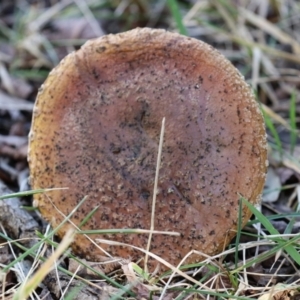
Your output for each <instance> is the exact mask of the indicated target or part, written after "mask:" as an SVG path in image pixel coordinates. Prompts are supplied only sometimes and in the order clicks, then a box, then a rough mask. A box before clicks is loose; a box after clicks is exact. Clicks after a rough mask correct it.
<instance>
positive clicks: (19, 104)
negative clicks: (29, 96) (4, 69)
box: [0, 90, 33, 111]
mask: <svg viewBox="0 0 300 300" xmlns="http://www.w3.org/2000/svg"><path fill="white" fill-rule="evenodd" d="M0 107H1V109H5V110H25V111H32V109H33V103H31V102H29V101H26V100H23V99H21V98H17V97H12V96H9V95H7V94H5V93H3V92H1V90H0Z"/></svg>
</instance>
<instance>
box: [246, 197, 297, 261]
mask: <svg viewBox="0 0 300 300" xmlns="http://www.w3.org/2000/svg"><path fill="white" fill-rule="evenodd" d="M242 201H243V203H244V204H245V205H247V206H248V208H249V209H250V210H251V212H252V213H253V214H254V215H255V217H256V218H257V219H258V220H259V222H260V223H261V224H262V225H263V226H264V227H265V228H266V230H268V231H269V233H270V234H272V235H280V233H279V232H278V231H277V229H275V228H274V226H273V225H272V223H271V222H270V221H269V220H268V219H267V218H266V217H265V216H264V215H263V214H262V213H261V212H260V211H258V210H257V209H256V208H255V207H254V206H253V205H252V204H251V203H249V202H248V201H247V200H246V199H245V198H242ZM277 242H278V244H279V246H282V248H283V250H284V251H286V252H287V253H288V254H289V255H290V256H291V257H292V258H293V260H294V261H295V262H297V264H298V265H300V254H299V253H298V251H297V250H296V249H295V247H294V246H292V245H286V244H285V242H286V241H285V240H284V239H278V240H277Z"/></svg>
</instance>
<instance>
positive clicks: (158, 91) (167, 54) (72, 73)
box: [29, 28, 267, 270]
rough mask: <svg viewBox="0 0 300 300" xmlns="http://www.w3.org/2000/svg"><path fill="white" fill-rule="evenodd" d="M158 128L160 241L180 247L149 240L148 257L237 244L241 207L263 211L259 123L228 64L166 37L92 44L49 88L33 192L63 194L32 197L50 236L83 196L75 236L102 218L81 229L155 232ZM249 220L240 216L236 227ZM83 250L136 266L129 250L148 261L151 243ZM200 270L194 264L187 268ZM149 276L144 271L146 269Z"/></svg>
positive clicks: (38, 106) (34, 143)
mask: <svg viewBox="0 0 300 300" xmlns="http://www.w3.org/2000/svg"><path fill="white" fill-rule="evenodd" d="M163 117H165V118H166V125H165V135H164V142H163V149H162V159H161V166H160V171H159V181H158V194H157V199H156V211H155V229H156V230H161V231H176V232H179V233H180V235H181V236H180V237H177V236H170V235H161V234H155V235H153V237H152V243H151V249H150V250H151V252H153V253H155V254H156V255H158V256H160V257H162V258H163V259H165V260H167V261H168V262H170V263H172V264H173V265H176V264H178V263H179V262H180V260H181V259H182V258H183V257H184V256H185V255H186V254H187V253H189V251H191V250H198V251H200V252H203V253H205V254H207V255H214V254H216V253H218V252H220V251H221V250H222V249H223V248H224V247H225V246H226V245H227V244H228V243H229V242H230V240H231V239H232V238H233V237H234V236H235V234H236V232H235V231H236V228H237V223H238V215H239V198H240V195H242V196H243V197H245V198H246V199H248V201H250V202H251V203H253V204H256V203H258V202H259V201H260V195H261V192H262V189H263V186H264V182H265V173H266V168H267V147H266V134H265V128H264V122H263V117H262V114H261V113H260V110H259V107H258V105H257V103H256V101H255V99H254V97H253V95H252V93H251V91H250V89H249V87H248V86H247V84H246V83H245V81H244V79H243V77H242V76H241V75H240V73H239V72H238V71H237V69H236V68H235V67H233V65H232V64H231V63H230V62H229V61H228V60H227V59H226V58H224V57H223V56H222V55H221V54H220V53H219V52H218V51H216V50H215V49H213V48H212V47H211V46H209V45H207V44H205V43H203V42H201V41H199V40H196V39H193V38H188V37H185V36H181V35H179V34H176V33H171V32H167V31H164V30H154V29H148V28H144V29H135V30H131V31H128V32H125V33H121V34H116V35H107V36H103V37H101V38H97V39H94V40H90V41H88V42H87V43H86V44H85V45H83V46H82V47H81V49H80V50H78V51H76V52H73V53H71V54H69V55H68V56H67V57H66V58H65V59H64V60H63V61H62V62H61V63H60V64H59V65H58V66H57V67H56V68H55V69H54V70H53V71H52V72H51V73H50V75H49V76H48V78H47V80H46V81H45V83H44V84H43V86H42V87H41V89H40V91H39V94H38V97H37V100H36V103H35V108H34V112H33V122H32V128H31V132H30V143H29V165H30V172H31V184H32V188H33V189H40V188H59V187H68V189H64V190H55V191H51V192H47V193H46V194H37V195H34V199H35V203H36V204H37V206H38V207H39V210H40V212H41V214H42V215H43V216H44V218H45V219H46V220H48V221H49V222H50V223H51V224H52V226H54V227H56V226H57V225H58V224H60V223H61V222H62V221H63V219H64V217H63V215H68V214H69V213H70V212H71V211H72V210H73V209H74V207H75V206H76V205H77V204H78V203H79V201H80V200H82V198H83V197H84V196H86V195H88V199H87V201H85V203H84V204H83V205H82V206H81V207H80V208H79V209H78V210H77V211H76V213H75V214H74V215H73V217H72V218H71V220H72V221H73V222H74V223H75V224H76V225H78V224H79V223H80V222H81V221H82V220H83V219H84V218H85V217H86V215H87V214H88V213H89V212H91V211H92V210H93V209H94V208H95V207H96V206H99V208H98V210H97V211H96V212H95V214H94V215H93V216H92V217H91V219H90V220H89V221H88V222H87V223H86V224H85V225H84V226H83V227H82V229H91V230H96V229H110V228H142V229H150V220H151V203H152V196H153V185H154V178H155V168H156V159H157V152H158V144H159V136H160V130H161V122H162V119H163ZM54 206H55V207H56V208H54ZM57 209H58V210H57ZM58 211H60V212H62V214H61V213H60V212H58ZM250 216H251V212H250V211H249V210H248V209H247V208H246V207H243V209H242V225H245V223H246V222H247V221H248V219H249V218H250ZM69 226H70V224H68V225H65V226H63V227H62V228H61V229H60V230H59V232H58V234H59V235H60V236H63V235H64V233H65V232H66V230H67V228H68V227H69ZM90 238H91V239H93V240H96V239H99V238H101V239H108V240H113V241H118V242H122V243H126V244H128V245H129V246H116V245H108V244H105V243H96V245H95V244H94V243H92V242H91V241H90V240H88V239H87V238H86V237H85V236H83V235H77V236H76V239H75V242H74V244H73V250H74V251H75V252H76V253H77V254H79V255H84V256H85V257H86V258H87V259H89V260H93V261H99V260H102V259H103V256H105V254H104V253H103V250H105V251H107V252H109V253H110V254H111V255H112V256H114V257H123V258H130V259H132V260H133V261H134V260H138V259H140V258H141V257H143V254H142V253H141V252H140V251H138V250H136V249H133V248H131V247H130V245H134V246H137V247H140V248H144V249H145V248H146V245H147V240H148V234H113V235H110V234H107V235H90ZM97 245H99V246H100V247H101V248H102V249H103V250H101V248H100V247H98V246H97ZM201 259H203V257H202V256H201V255H198V254H193V255H190V256H189V257H188V258H187V260H186V263H193V262H197V261H200V260H201ZM156 264H157V262H156V261H154V260H152V259H150V261H149V269H150V270H153V269H154V267H155V266H156ZM162 269H165V268H164V267H163V268H162Z"/></svg>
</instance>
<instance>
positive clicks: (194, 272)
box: [0, 0, 300, 300]
mask: <svg viewBox="0 0 300 300" xmlns="http://www.w3.org/2000/svg"><path fill="white" fill-rule="evenodd" d="M67 2H68V1H66V2H64V3H63V2H57V3H56V4H55V3H54V2H53V3H54V4H53V5H52V6H49V7H44V6H43V4H41V3H40V4H37V5H36V6H30V5H29V4H28V2H25V1H24V3H23V5H21V9H18V8H17V7H13V12H10V13H7V14H8V17H9V18H8V21H7V19H5V18H4V17H5V16H3V20H2V19H1V18H0V64H1V65H3V66H4V67H5V68H6V69H7V73H8V74H9V75H10V77H8V78H4V77H3V76H4V75H3V74H2V75H1V74H0V81H1V84H2V85H3V83H4V85H5V83H6V82H8V83H10V84H11V83H12V82H13V79H14V78H15V77H17V78H19V79H22V80H25V81H26V82H28V83H30V85H31V86H33V88H34V92H32V93H31V94H30V96H29V98H30V100H33V98H34V97H35V94H36V89H37V87H38V86H39V85H40V84H41V83H42V81H43V80H44V79H45V77H46V76H47V74H48V72H49V71H50V69H51V68H52V67H53V66H54V65H56V64H57V63H58V61H59V60H60V59H62V58H63V57H64V56H65V55H66V54H67V53H68V52H70V51H73V50H74V49H76V48H78V47H79V46H80V45H82V44H83V43H84V42H85V40H86V37H85V36H84V35H82V36H80V35H79V36H76V32H75V33H74V34H75V36H72V34H70V35H68V36H67V37H65V36H60V35H59V34H60V33H61V32H60V31H59V30H60V29H56V30H57V34H56V35H52V33H53V32H52V31H51V30H52V29H53V28H51V26H54V25H55V26H58V25H57V24H59V23H58V22H59V21H64V20H68V18H70V17H75V18H77V19H78V20H81V19H83V20H86V21H87V22H86V23H87V24H88V25H89V26H90V29H89V30H90V31H93V32H95V33H96V35H97V34H98V35H99V34H100V31H99V29H101V27H103V28H105V30H106V31H107V32H120V31H124V30H126V29H130V28H133V27H137V26H140V27H143V26H153V27H164V28H168V29H171V30H175V31H177V32H180V33H181V34H184V35H190V36H191V37H195V38H200V39H202V40H204V41H205V42H207V43H209V44H211V45H213V46H214V47H216V48H217V49H219V50H220V51H221V52H222V53H223V54H224V55H225V56H227V57H228V58H230V60H231V61H232V62H233V63H234V64H235V66H236V67H237V68H238V69H239V70H240V71H241V72H242V73H243V75H244V76H245V77H246V79H247V81H248V83H249V84H251V85H252V87H253V88H254V89H255V90H256V95H257V99H258V100H259V101H260V102H261V103H262V112H263V115H264V119H265V124H266V127H267V130H268V141H269V148H270V153H269V158H270V164H271V166H272V167H273V168H274V169H275V170H276V171H277V172H278V173H279V174H280V175H281V177H282V178H283V177H284V176H286V173H288V172H290V173H291V174H292V175H291V176H290V177H289V178H288V179H287V180H286V181H285V182H283V184H282V187H281V189H280V190H281V192H280V198H279V199H278V201H277V202H276V203H275V204H267V203H263V205H262V207H260V208H257V207H253V205H251V204H250V203H248V202H247V201H246V199H243V198H241V207H242V205H245V206H247V207H248V208H249V209H250V210H251V211H252V212H253V215H254V218H253V219H252V220H251V221H249V223H248V224H247V226H246V228H245V229H243V228H241V223H240V222H239V223H238V228H237V237H236V239H235V240H234V241H232V243H231V244H230V245H229V246H228V247H227V248H226V249H224V251H223V252H222V253H220V254H218V255H215V256H214V257H206V259H205V260H204V261H203V262H201V263H197V264H193V265H185V263H184V261H182V263H181V264H180V265H179V266H169V267H170V269H171V271H169V272H166V273H164V274H162V275H160V276H158V275H157V274H150V273H149V272H148V271H147V269H142V268H141V267H139V266H138V265H137V264H135V263H132V262H131V263H129V262H122V264H123V266H125V267H126V272H125V271H124V272H123V271H122V270H116V271H115V270H114V271H112V272H110V273H108V274H103V273H102V272H101V271H99V269H97V268H96V267H95V266H91V265H90V264H89V263H87V262H85V261H83V260H82V259H79V258H76V257H74V256H73V255H72V254H71V253H70V252H69V251H65V250H64V249H66V248H67V247H68V244H69V243H70V240H69V241H67V242H65V241H64V240H63V241H62V242H61V244H59V243H57V242H56V241H55V240H53V236H54V235H55V233H56V232H57V230H58V229H59V228H57V229H54V230H50V232H48V233H45V234H42V233H36V237H37V238H38V242H37V244H36V245H34V246H33V247H31V248H27V247H25V246H24V245H22V243H20V242H21V241H19V240H17V239H14V238H11V237H10V233H7V232H6V231H4V230H3V229H1V233H0V239H1V242H0V245H1V247H3V248H4V247H6V245H9V246H10V249H11V250H10V251H11V253H14V254H15V257H14V258H12V259H11V260H10V261H9V262H7V263H5V264H3V263H2V264H1V265H0V268H1V272H0V275H1V278H2V279H3V280H2V291H1V292H0V293H1V296H0V297H2V298H4V295H5V297H6V298H8V297H12V294H14V296H13V297H14V299H25V298H30V299H39V298H40V296H39V294H38V291H39V290H40V289H41V288H40V287H39V284H40V283H41V282H43V281H44V276H46V273H47V272H49V271H50V270H51V269H52V268H54V269H55V270H56V273H57V274H64V276H68V278H69V283H68V285H64V286H63V287H62V288H61V294H62V295H63V296H62V298H64V299H74V298H76V296H77V295H78V294H79V293H80V292H81V291H85V288H86V287H90V288H92V289H94V291H98V292H99V293H100V292H102V291H103V289H102V288H101V286H100V285H97V284H96V283H95V282H94V280H96V279H97V280H100V279H101V280H102V281H103V282H105V283H107V286H106V287H110V288H111V290H110V291H109V293H108V294H109V299H134V298H140V299H141V298H142V297H144V298H145V299H176V300H179V299H182V300H184V299H241V300H242V299H259V297H261V296H265V298H264V299H272V297H271V296H272V293H275V292H276V293H279V294H277V296H278V295H280V293H281V294H282V293H283V292H282V291H280V290H277V288H279V286H278V283H280V282H281V283H282V286H280V288H282V289H283V291H290V293H293V292H294V293H297V291H298V290H299V288H300V286H299V280H298V278H299V271H298V268H299V265H300V255H299V239H300V236H299V234H298V233H295V232H297V222H298V220H299V217H300V215H299V211H298V207H299V201H300V198H299V197H300V196H299V194H300V193H299V172H300V160H299V153H300V152H299V151H300V147H299V138H298V137H299V122H300V120H299V95H300V93H299V90H300V80H299V78H300V71H299V67H300V58H299V57H300V51H299V49H300V42H299V41H300V40H299V32H300V23H299V21H298V16H299V14H300V5H299V3H298V1H296V0H291V1H286V2H285V1H256V0H254V1H246V0H243V1H239V3H237V2H236V1H233V0H228V1H225V0H222V1H221V0H213V1H205V0H204V1H194V2H193V1H180V0H165V1H164V0H157V1H143V0H133V1H123V0H120V1H99V2H97V1H91V0H86V1H83V2H82V3H81V4H78V3H77V2H76V1H69V2H68V3H67ZM0 5H2V4H1V3H0ZM0 11H1V7H0ZM3 11H4V10H3ZM99 19H100V20H101V23H100V24H99V22H98V20H99ZM53 24H54V25H53ZM75 25H76V23H73V26H69V27H68V28H67V29H68V31H69V32H72V30H73V28H75ZM81 29H82V28H81ZM78 30H79V29H78ZM83 30H84V28H83V29H82V31H83ZM1 44H6V45H9V47H12V49H13V51H16V53H17V54H16V55H12V56H10V55H7V54H6V52H5V51H6V50H5V51H4V50H3V48H1ZM4 79H6V80H4ZM7 80H8V81H7ZM1 89H4V90H5V86H4V87H3V86H1ZM23 117H24V118H26V117H27V115H26V113H24V114H23ZM167 121H168V120H166V122H167ZM0 125H1V126H2V124H0ZM1 126H0V130H1V132H2V131H3V132H4V129H3V128H2V127H1ZM3 126H4V125H3ZM1 162H2V161H1ZM11 164H12V162H11V161H10V165H11ZM1 174H2V173H1ZM282 180H283V179H282ZM47 191H48V190H35V191H27V192H17V193H13V194H9V195H4V196H3V195H0V201H6V199H8V198H15V197H28V196H32V195H34V194H35V193H45V192H47ZM84 201H85V199H83V202H84ZM154 203H155V202H154ZM277 203H278V205H277ZM80 204H81V203H80ZM80 204H79V206H80ZM79 206H78V207H79ZM270 206H271V208H272V209H273V211H271V212H270V211H269V209H270ZM78 207H77V208H75V209H78ZM282 207H284V211H282V210H281V209H282ZM97 209H99V207H95V208H94V209H92V210H91V212H90V213H89V214H88V215H87V216H86V218H84V219H83V220H82V222H81V224H80V225H81V226H82V225H84V224H85V223H86V222H87V221H88V220H89V219H90V218H92V216H93V214H94V213H95V211H96V210H97ZM154 210H155V209H154ZM262 211H263V212H264V213H262ZM72 213H73V212H72ZM72 213H71V214H70V215H69V216H67V217H66V219H65V220H64V222H63V223H65V222H68V220H69V219H70V217H71V215H72ZM239 214H240V216H241V214H242V210H241V209H240V213H239ZM280 220H281V221H282V220H284V222H285V228H284V230H281V231H279V229H278V228H276V226H279V224H280ZM63 223H62V224H61V226H62V225H63ZM79 227H80V226H79ZM149 232H150V233H151V234H176V233H170V232H155V231H154V228H153V227H152V228H150V231H142V230H138V229H134V228H133V229H112V230H101V231H100V230H99V231H86V230H85V231H80V229H79V228H78V230H77V231H76V234H93V233H94V234H101V233H103V234H115V233H118V234H128V233H135V234H149ZM151 234H149V241H151ZM103 242H104V241H103ZM106 242H107V241H106ZM110 243H113V242H110ZM149 243H150V242H149ZM127 246H128V245H127ZM45 249H52V250H51V251H52V252H53V256H51V255H50V257H49V256H46V255H45V251H44V250H45ZM146 249H147V250H143V249H140V251H141V258H142V257H144V256H146V257H148V256H149V257H155V255H153V254H152V253H151V252H150V251H149V247H148V248H146ZM194 251H195V253H197V251H196V249H195V250H194ZM62 253H64V255H65V256H62V258H65V257H66V258H67V259H69V260H75V261H76V263H77V264H78V266H81V268H83V269H87V270H88V271H89V272H90V274H93V275H87V274H86V273H84V274H83V275H81V274H80V273H79V274H80V275H78V272H77V271H72V272H70V271H69V270H68V269H67V268H65V267H64V265H63V264H61V265H59V262H61V261H62V259H61V254H62ZM155 258H156V259H157V260H159V261H160V262H161V263H162V264H164V263H167V262H164V261H163V260H162V259H161V258H159V257H155ZM53 259H55V260H56V261H57V263H54V264H53ZM28 260H31V261H32V262H34V264H33V265H34V268H32V269H31V270H30V272H29V273H26V272H25V271H23V270H22V268H21V267H22V266H23V265H25V263H26V261H28ZM145 262H147V258H146V259H145ZM285 265H288V266H289V271H288V272H287V271H286V270H287V268H285V267H284V266H285ZM23 272H24V273H23ZM12 273H13V274H18V276H19V277H20V278H23V279H24V283H23V284H22V285H20V284H19V285H18V284H17V283H16V284H15V285H11V284H10V280H11V279H10V278H9V277H10V276H11V274H12ZM59 276H62V275H59ZM89 276H90V277H92V278H93V280H90V278H89ZM95 278H96V279H95ZM257 278H259V279H257ZM5 282H6V283H7V287H6V288H5V287H4V283H5ZM73 282H80V283H81V285H79V286H78V287H71V286H72V283H73ZM274 282H275V283H274ZM19 283H20V280H19ZM266 297H267V298H266Z"/></svg>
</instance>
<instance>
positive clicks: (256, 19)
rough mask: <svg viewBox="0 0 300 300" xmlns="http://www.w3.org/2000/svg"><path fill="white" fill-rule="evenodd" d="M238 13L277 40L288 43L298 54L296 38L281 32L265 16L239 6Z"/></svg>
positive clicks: (299, 46)
mask: <svg viewBox="0 0 300 300" xmlns="http://www.w3.org/2000/svg"><path fill="white" fill-rule="evenodd" d="M239 13H240V15H241V16H243V17H245V19H246V20H247V21H248V22H250V23H252V24H253V25H255V26H257V27H258V28H260V29H261V30H262V31H265V32H267V33H268V34H270V35H272V36H273V37H274V38H276V39H277V40H278V41H279V42H281V43H283V44H290V45H291V46H292V48H293V50H294V52H295V53H296V54H300V44H299V43H298V42H297V40H296V39H295V38H293V37H291V36H289V35H288V34H286V33H285V32H283V31H282V30H281V29H280V28H279V27H277V26H275V25H274V24H272V23H271V22H269V21H268V20H266V19H265V18H262V17H261V16H259V15H257V14H254V13H253V12H251V11H249V10H247V9H245V8H242V7H240V8H239Z"/></svg>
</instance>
